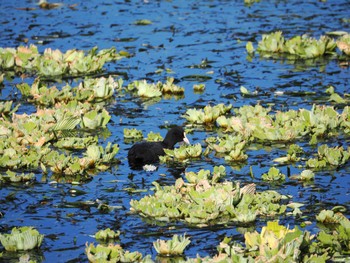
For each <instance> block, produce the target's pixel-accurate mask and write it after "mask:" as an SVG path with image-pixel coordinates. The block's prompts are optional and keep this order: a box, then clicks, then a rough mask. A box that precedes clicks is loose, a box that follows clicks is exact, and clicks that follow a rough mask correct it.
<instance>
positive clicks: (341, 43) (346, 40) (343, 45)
mask: <svg viewBox="0 0 350 263" xmlns="http://www.w3.org/2000/svg"><path fill="white" fill-rule="evenodd" d="M337 47H338V48H339V50H340V51H342V52H343V53H344V54H346V55H348V56H350V34H344V35H343V36H341V37H340V38H339V39H338V40H337Z"/></svg>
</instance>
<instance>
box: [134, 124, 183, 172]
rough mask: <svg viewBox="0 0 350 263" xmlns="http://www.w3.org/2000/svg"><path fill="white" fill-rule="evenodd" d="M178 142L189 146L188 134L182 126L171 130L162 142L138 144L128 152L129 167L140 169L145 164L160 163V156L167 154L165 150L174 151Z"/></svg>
mask: <svg viewBox="0 0 350 263" xmlns="http://www.w3.org/2000/svg"><path fill="white" fill-rule="evenodd" d="M178 142H185V143H187V144H189V141H188V139H187V137H186V133H185V132H184V130H183V128H182V127H180V126H175V127H173V128H171V129H170V130H169V131H168V133H167V134H166V136H165V138H164V140H163V141H162V142H140V143H136V144H134V145H133V146H132V147H131V148H130V150H129V152H128V161H129V165H130V166H131V167H133V168H139V167H142V166H143V165H145V164H153V163H156V162H158V161H159V156H160V155H164V154H165V152H164V149H174V146H175V144H176V143H178Z"/></svg>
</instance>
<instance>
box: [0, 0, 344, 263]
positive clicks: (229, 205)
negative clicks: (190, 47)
mask: <svg viewBox="0 0 350 263" xmlns="http://www.w3.org/2000/svg"><path fill="white" fill-rule="evenodd" d="M255 2H259V0H250V1H248V0H247V1H246V0H245V1H244V3H245V4H246V5H251V4H253V3H255ZM40 7H41V8H44V7H43V6H42V5H40ZM55 8H56V7H55ZM151 24H152V21H151V20H148V19H138V20H136V21H135V22H134V25H137V26H147V25H151ZM331 35H338V38H337V39H334V38H332V37H331ZM336 48H338V50H339V51H340V53H341V54H338V53H337V52H336ZM246 50H247V52H248V55H249V56H250V57H251V56H252V55H253V54H254V52H257V53H259V55H260V56H261V57H262V58H270V57H276V56H281V57H287V58H288V59H291V60H293V59H311V58H315V57H322V56H324V57H326V56H333V57H336V56H339V57H340V56H349V55H350V35H349V34H347V33H346V32H345V33H344V32H333V34H330V35H329V36H321V37H320V38H319V39H315V38H311V37H308V36H306V35H302V36H295V37H292V38H290V39H286V38H285V37H284V36H283V33H282V32H281V31H278V32H272V33H270V34H263V35H262V40H261V41H260V42H259V43H258V47H257V49H256V50H255V48H254V46H253V43H252V42H248V43H247V45H246ZM129 56H130V54H129V53H128V52H126V51H120V52H117V51H116V49H115V48H110V49H103V50H100V51H98V48H97V47H95V48H92V49H91V50H89V51H87V52H85V51H82V50H76V49H72V50H68V51H66V52H62V51H60V50H58V49H56V50H53V49H50V48H47V49H45V50H44V52H42V53H40V52H39V51H38V47H37V46H35V45H30V46H27V47H25V46H19V47H17V48H0V69H1V70H2V71H3V73H1V74H0V84H2V83H3V81H4V79H6V78H7V79H10V77H11V76H13V75H16V76H21V77H23V79H24V80H26V78H27V77H28V76H30V77H33V78H34V80H33V81H32V83H31V84H30V83H27V82H24V81H22V83H20V84H17V85H16V86H15V88H16V89H17V90H18V91H19V95H20V96H21V102H22V103H23V104H25V105H24V106H23V105H20V104H19V103H18V101H17V100H8V101H1V102H0V139H1V140H0V169H1V171H2V172H1V174H0V187H11V186H14V185H15V186H21V187H26V186H30V185H34V184H35V183H36V180H37V176H38V175H39V174H40V175H41V176H42V182H50V183H55V184H56V183H69V184H73V185H75V184H84V183H86V182H87V181H90V180H93V178H94V177H93V176H94V175H96V174H99V173H100V174H102V172H103V171H107V170H111V169H112V168H114V167H116V165H117V164H119V163H120V162H122V161H124V160H125V156H124V153H121V152H120V146H119V145H118V144H114V143H111V142H109V141H108V140H106V137H108V136H109V134H110V131H109V125H110V124H111V123H110V121H111V119H112V116H113V114H112V113H111V112H110V110H109V109H110V106H111V104H113V103H114V102H115V101H116V98H117V97H124V96H131V97H135V98H137V100H140V101H141V102H142V103H143V105H146V106H147V105H150V104H153V103H157V102H159V101H160V100H161V99H162V98H165V99H169V98H175V99H176V100H177V99H182V98H184V96H185V88H184V87H182V86H181V85H178V80H177V79H175V78H173V77H167V78H166V80H165V81H164V82H161V81H158V82H156V83H152V82H150V81H149V80H146V79H140V80H131V81H129V83H127V84H125V83H124V81H126V79H122V78H119V79H117V78H115V77H113V76H112V75H110V74H108V76H106V75H107V74H106V75H104V77H96V74H99V73H102V72H103V70H102V69H103V67H104V66H105V64H106V63H108V62H113V61H116V60H119V59H122V58H126V57H129ZM207 62H208V61H206V60H204V61H202V63H201V65H200V66H199V67H203V68H206V66H208V65H207ZM100 76H101V75H100ZM192 77H193V76H192ZM65 78H68V79H72V78H77V79H80V78H81V81H80V82H78V83H76V84H75V85H73V84H71V83H70V84H68V83H69V82H67V83H65V84H62V80H64V79H65ZM53 80H60V82H59V83H56V85H52V84H49V83H52V81H53ZM75 81H76V80H74V82H75ZM50 85H51V86H50ZM204 89H205V84H203V83H201V84H195V85H193V90H194V92H203V90H204ZM241 93H242V95H243V96H254V94H250V93H249V91H248V90H247V89H246V88H244V87H243V86H242V87H241ZM326 93H327V94H328V95H329V104H330V105H329V104H327V105H317V104H314V105H313V106H312V107H311V109H305V108H299V109H298V110H295V109H289V110H286V111H282V110H277V111H276V110H275V109H274V108H272V107H269V106H266V105H265V106H263V105H261V104H259V103H256V104H254V105H244V106H240V107H235V106H234V105H232V104H224V103H218V104H215V103H210V104H208V105H205V106H198V107H191V108H190V107H188V108H186V109H185V110H183V112H182V114H183V115H182V116H179V117H180V118H182V119H183V120H184V121H185V129H186V131H194V132H195V131H197V130H198V131H208V132H210V134H211V135H210V136H207V137H206V138H205V139H204V140H203V141H202V142H196V143H194V144H192V145H181V146H179V147H177V148H175V149H173V150H170V149H165V150H164V151H165V155H164V156H161V157H160V162H159V164H160V165H164V166H170V167H171V166H176V167H181V168H182V167H186V166H187V165H189V164H191V163H195V162H196V161H199V160H204V159H210V158H212V157H213V158H223V163H225V164H227V166H226V165H225V166H224V165H220V166H213V167H212V171H211V170H208V169H201V168H198V166H197V167H196V170H195V171H186V170H184V173H183V174H181V176H180V177H179V178H177V179H176V180H174V184H170V185H164V184H162V183H160V182H158V181H154V182H153V183H152V184H153V188H151V189H147V190H145V191H147V193H145V194H142V195H140V196H138V197H139V198H136V197H135V196H132V198H131V201H130V203H129V207H128V208H127V210H128V214H127V215H128V216H134V217H140V218H142V219H143V220H145V222H152V223H153V224H159V225H160V226H166V228H167V230H169V231H170V232H172V230H174V229H176V227H174V225H177V224H179V225H185V226H188V227H189V228H195V229H199V228H201V229H205V228H208V227H213V226H217V227H233V226H235V227H236V226H238V227H244V231H243V232H244V233H242V234H243V239H242V240H235V238H234V237H232V238H230V237H224V238H223V240H222V241H221V243H219V244H218V246H217V253H216V254H215V255H213V256H206V257H201V256H200V254H198V255H197V257H196V258H190V257H187V258H185V256H184V255H185V250H186V248H188V247H189V246H195V245H196V244H195V243H193V244H191V240H192V239H193V237H192V236H191V235H188V234H186V233H182V234H177V233H176V234H174V235H171V237H170V239H167V240H164V239H156V238H154V241H153V243H152V244H151V245H153V248H154V250H155V251H156V253H157V254H158V256H157V260H158V261H156V262H159V261H162V260H164V261H165V262H172V259H174V260H175V261H174V262H328V261H335V260H337V259H338V258H341V260H343V259H344V260H348V259H349V253H350V221H349V219H348V218H347V217H346V216H344V214H343V213H342V212H346V210H345V206H341V205H339V206H336V207H333V208H332V209H331V208H329V209H325V210H322V211H320V212H319V213H318V214H317V215H316V216H315V217H314V218H310V217H309V216H307V215H305V213H307V211H304V209H303V207H304V206H305V204H304V203H298V202H296V200H295V196H292V195H290V194H281V193H279V192H278V191H277V190H276V188H277V187H276V186H279V185H282V184H283V183H284V182H285V181H286V180H297V181H295V182H293V183H296V184H301V183H302V184H304V185H307V184H312V182H313V181H314V180H315V176H316V175H317V173H318V172H320V171H324V170H332V169H334V170H335V169H339V168H341V167H342V166H345V165H346V164H347V163H348V161H349V158H350V148H349V147H348V148H345V146H342V145H336V146H334V144H333V145H332V146H330V145H328V144H327V141H326V140H327V139H330V138H334V137H338V136H345V137H347V136H349V135H350V107H349V106H347V104H348V102H349V98H348V97H349V95H348V94H344V96H341V95H339V94H338V93H336V92H335V91H334V89H333V87H328V89H327V91H326ZM328 95H327V96H328ZM29 104H30V105H31V107H32V108H30V110H29V111H28V112H26V108H25V107H26V106H27V105H29ZM338 106H340V107H338ZM23 112H26V113H23ZM213 132H216V134H218V135H217V136H213V135H212V133H213ZM119 139H120V138H119ZM123 139H124V142H125V143H126V144H128V143H130V142H134V141H140V140H144V139H145V140H147V141H154V142H155V141H162V140H163V138H162V136H161V135H160V133H155V132H152V131H151V132H149V133H148V135H147V136H144V134H143V132H142V130H138V129H137V128H127V127H125V128H124V129H123ZM299 142H309V145H311V146H313V147H314V149H315V153H314V154H310V152H306V151H305V150H304V149H303V147H302V146H300V145H299V144H298V143H299ZM281 144H282V145H284V147H283V149H285V151H286V155H281V156H279V157H277V158H275V159H273V164H272V166H271V167H267V170H266V172H265V173H261V174H259V175H258V176H255V175H254V174H253V172H252V171H251V174H250V175H251V177H252V181H254V182H256V181H259V180H261V182H262V184H263V185H264V187H265V188H264V187H263V189H259V188H257V185H256V184H255V183H253V182H251V183H242V182H240V181H239V180H228V179H227V178H228V177H227V175H228V172H227V170H226V167H228V166H232V167H234V166H235V165H236V164H244V163H246V162H247V160H249V156H250V153H251V152H252V151H254V150H255V148H254V147H256V145H281ZM284 164H293V165H299V166H298V168H301V169H303V170H302V172H301V173H300V174H297V175H292V176H289V175H287V174H285V173H283V171H282V169H279V167H278V165H284ZM197 168H198V169H197ZM156 169H157V168H156V167H153V166H152V167H148V168H147V167H146V169H145V170H146V172H147V173H150V172H153V171H155V170H156ZM132 176H134V174H129V178H132ZM160 181H161V180H160ZM115 182H117V180H116V181H115ZM270 186H271V187H272V188H273V189H274V190H270V189H268V188H270ZM266 188H267V189H266ZM124 190H125V191H130V192H133V191H134V192H142V191H144V190H138V189H123V191H124ZM107 191H109V190H107ZM45 198H46V197H44V201H45ZM5 199H11V195H9V196H8V197H6V198H5ZM44 201H43V202H44ZM85 204H88V203H85ZM95 204H98V207H97V210H99V212H101V213H110V212H111V211H113V210H114V208H115V207H114V206H112V205H108V204H106V203H104V202H100V201H99V200H97V201H96V202H95ZM118 209H119V208H118ZM330 209H331V210H330ZM89 216H90V214H89ZM0 217H2V214H1V210H0ZM66 217H67V218H69V217H70V215H69V214H67V215H66ZM285 218H292V220H293V221H294V222H295V223H296V224H300V225H301V226H302V227H303V226H305V225H308V224H312V222H310V221H309V220H311V219H312V220H315V221H316V222H317V224H318V227H319V228H320V231H318V232H317V233H313V234H312V233H311V232H309V231H308V230H301V229H300V228H299V227H298V226H295V227H294V228H293V229H292V228H291V227H289V226H285V225H280V223H279V222H278V221H277V219H280V220H281V219H285ZM257 221H259V222H260V221H261V222H263V223H262V224H263V226H262V229H261V230H260V231H257V230H255V227H256V224H255V223H257ZM170 225H171V226H170ZM98 227H99V228H101V229H100V230H99V231H98V232H96V233H95V235H93V236H91V237H93V238H95V239H96V241H97V242H98V244H97V245H95V244H94V243H89V242H86V245H85V251H84V252H85V254H86V257H87V259H88V261H89V262H154V261H153V260H152V257H151V255H143V254H142V253H141V252H139V251H134V252H130V251H128V250H126V249H124V248H123V247H124V245H121V244H117V243H118V242H120V237H123V235H125V233H124V232H122V231H120V230H119V229H117V227H115V228H112V226H111V228H106V229H102V227H100V226H98ZM176 231H177V230H176ZM174 232H175V231H174ZM84 234H86V233H84ZM50 238H51V237H50ZM0 242H1V244H2V246H3V248H4V252H0V261H1V257H2V254H4V253H7V252H6V251H10V252H17V251H21V252H23V251H27V250H34V249H36V250H37V251H40V249H41V247H42V244H43V243H45V236H44V235H43V234H41V233H40V232H39V231H38V230H37V229H35V228H34V227H31V226H23V227H13V228H12V230H11V233H1V234H0ZM84 242H85V241H84ZM203 242H205V241H203ZM197 244H198V241H197ZM84 252H82V253H84ZM176 257H178V258H176ZM24 261H25V262H34V261H29V259H26V258H21V259H20V262H24Z"/></svg>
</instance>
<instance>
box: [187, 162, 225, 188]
mask: <svg viewBox="0 0 350 263" xmlns="http://www.w3.org/2000/svg"><path fill="white" fill-rule="evenodd" d="M225 175H226V168H225V166H223V165H220V166H214V168H213V172H210V171H209V170H204V169H201V170H199V171H198V172H197V173H196V172H193V171H191V172H185V177H186V179H187V181H188V182H189V183H192V184H197V183H199V182H200V181H202V180H204V181H205V180H207V181H209V182H210V183H217V182H218V181H219V180H220V179H222V178H223V177H225Z"/></svg>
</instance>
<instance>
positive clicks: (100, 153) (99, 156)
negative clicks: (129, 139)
mask: <svg viewBox="0 0 350 263" xmlns="http://www.w3.org/2000/svg"><path fill="white" fill-rule="evenodd" d="M118 152H119V145H118V144H112V143H111V142H108V143H107V145H106V147H105V148H103V147H102V146H98V145H90V146H88V148H87V150H86V158H87V159H90V160H92V161H94V162H95V163H96V165H97V166H98V167H99V169H101V168H103V166H104V165H103V166H101V165H102V164H107V163H110V162H111V161H112V160H113V158H114V157H115V155H116V154H117V153H118Z"/></svg>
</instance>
